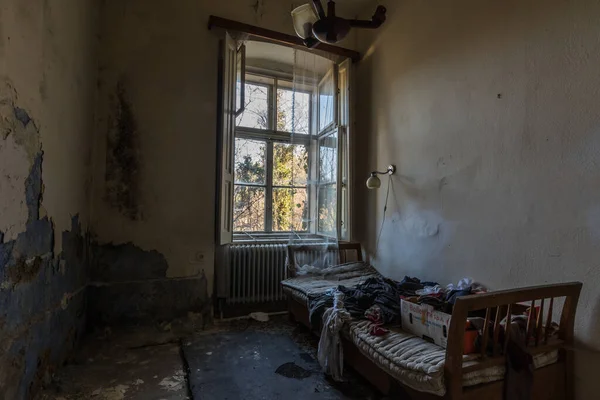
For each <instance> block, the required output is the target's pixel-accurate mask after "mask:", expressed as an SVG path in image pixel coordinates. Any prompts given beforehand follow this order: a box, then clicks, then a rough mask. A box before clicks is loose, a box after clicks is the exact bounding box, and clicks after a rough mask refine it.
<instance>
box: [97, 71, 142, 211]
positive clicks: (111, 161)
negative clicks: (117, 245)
mask: <svg viewBox="0 0 600 400" xmlns="http://www.w3.org/2000/svg"><path fill="white" fill-rule="evenodd" d="M111 108H112V111H111V113H112V116H111V117H110V118H109V121H110V122H109V127H108V133H107V148H106V173H105V181H106V182H105V183H106V193H105V197H106V201H107V203H108V204H109V205H110V206H111V207H113V208H115V209H117V210H118V211H119V212H120V213H121V214H122V215H124V216H126V217H127V218H129V219H131V220H140V219H142V210H141V206H140V193H139V189H140V135H139V129H138V124H137V121H136V118H135V114H134V108H133V106H132V104H131V102H130V100H129V96H128V92H127V86H126V84H125V80H124V79H120V80H119V81H118V83H117V86H116V90H115V93H114V95H113V96H112V106H111Z"/></svg>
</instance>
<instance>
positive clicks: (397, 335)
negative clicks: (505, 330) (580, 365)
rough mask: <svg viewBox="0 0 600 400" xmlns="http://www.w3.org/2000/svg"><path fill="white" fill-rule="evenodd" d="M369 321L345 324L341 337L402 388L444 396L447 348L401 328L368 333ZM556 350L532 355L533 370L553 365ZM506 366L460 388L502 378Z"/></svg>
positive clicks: (470, 360)
mask: <svg viewBox="0 0 600 400" xmlns="http://www.w3.org/2000/svg"><path fill="white" fill-rule="evenodd" d="M369 325H370V322H369V321H364V320H361V321H356V320H355V321H352V322H350V323H349V324H347V330H346V331H345V332H344V335H345V336H346V337H347V338H348V339H349V340H350V341H351V342H352V343H354V345H356V347H357V348H358V349H359V351H360V352H361V353H362V354H363V355H364V356H366V357H368V358H369V359H370V360H371V361H373V362H374V363H375V365H377V366H378V367H379V368H381V369H382V370H384V371H385V372H387V373H388V374H390V375H391V376H392V377H394V378H395V379H397V380H398V381H400V382H401V383H403V384H404V385H406V386H408V387H410V388H412V389H415V390H418V391H420V392H426V393H431V394H434V395H438V396H444V395H445V394H446V386H445V384H444V362H445V358H446V349H444V348H442V347H440V346H438V345H436V344H433V343H430V342H428V341H426V340H424V339H422V338H420V337H417V336H415V335H412V334H410V333H408V332H405V331H403V330H402V329H401V328H399V327H398V328H394V327H392V328H389V329H390V333H388V334H387V335H384V336H373V335H371V334H369ZM476 357H477V355H475V354H472V355H465V356H464V358H463V366H470V365H474V364H477V363H478V362H479V361H478V360H477V359H476ZM557 360H558V351H556V350H555V351H551V352H548V353H540V354H536V355H535V356H534V359H533V362H534V366H535V368H542V367H545V366H547V365H550V364H554V363H556V362H557ZM505 372H506V370H505V367H504V366H503V365H502V366H495V367H490V368H486V369H482V370H478V371H474V372H469V373H467V374H465V375H463V386H475V385H479V384H482V383H490V382H495V381H500V380H503V379H504V375H505Z"/></svg>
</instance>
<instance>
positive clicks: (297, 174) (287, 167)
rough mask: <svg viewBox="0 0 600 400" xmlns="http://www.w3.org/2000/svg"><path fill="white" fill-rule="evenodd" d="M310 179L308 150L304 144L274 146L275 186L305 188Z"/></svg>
mask: <svg viewBox="0 0 600 400" xmlns="http://www.w3.org/2000/svg"><path fill="white" fill-rule="evenodd" d="M307 177H308V149H307V148H306V146H305V145H302V144H296V145H294V144H288V143H274V144H273V185H275V186H304V185H306V179H307Z"/></svg>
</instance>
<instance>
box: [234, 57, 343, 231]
mask: <svg viewBox="0 0 600 400" xmlns="http://www.w3.org/2000/svg"><path fill="white" fill-rule="evenodd" d="M351 69H352V63H351V61H349V60H347V61H345V62H343V63H342V64H340V65H339V66H338V65H335V66H334V68H332V70H331V71H330V72H328V73H327V74H326V75H325V76H324V77H323V79H322V80H321V81H320V82H314V85H305V87H304V88H303V89H305V90H303V91H305V92H308V93H312V96H311V102H310V121H309V127H310V128H309V129H310V132H309V134H306V135H305V134H295V135H294V138H293V143H292V134H291V133H289V132H280V131H277V130H276V124H277V114H276V110H277V104H276V103H277V87H278V85H279V87H283V88H288V89H291V88H296V89H297V88H298V86H299V85H298V84H294V83H293V82H292V80H291V79H290V77H288V76H285V75H282V74H280V73H277V72H272V73H271V72H270V71H264V70H261V71H258V70H252V69H251V67H250V68H247V69H246V83H249V84H260V85H266V86H269V87H270V90H269V91H268V104H269V127H268V129H254V128H246V127H239V126H236V127H235V138H236V139H237V138H243V139H251V140H261V141H265V143H266V146H267V154H266V165H265V170H266V177H265V184H260V185H257V184H246V183H239V182H237V181H235V182H234V186H237V185H244V186H260V187H265V212H264V215H265V223H264V224H265V225H264V226H265V230H264V231H253V232H244V231H234V232H233V233H234V235H233V240H234V242H236V243H244V242H279V241H281V242H285V241H286V239H287V238H289V234H290V233H291V232H290V231H272V226H273V211H272V207H273V201H272V200H273V197H272V195H273V189H274V188H277V186H274V185H273V145H274V144H275V143H290V144H304V145H305V146H307V149H308V154H309V156H308V163H309V166H308V168H309V177H308V179H309V180H316V179H318V178H319V165H318V164H319V151H320V149H319V147H320V141H321V140H322V139H323V138H325V137H327V136H329V135H331V134H333V133H335V132H336V131H337V141H338V151H337V181H336V184H337V187H336V189H337V190H336V194H337V215H338V224H337V237H338V238H339V239H340V240H350V239H351V238H350V230H351V229H350V228H351V220H350V215H351V206H352V203H351V200H352V197H351V195H350V192H351V181H352V176H351V175H352V168H351V162H350V161H351V160H350V157H351V154H352V148H351V147H352V145H351V144H352V141H351V137H350V133H351V130H352V120H351V110H352V105H351V101H352V99H351V98H350V94H351V93H350V88H351V75H350V74H351ZM330 74H333V82H334V91H335V92H334V121H333V123H331V124H329V125H328V126H327V127H325V128H324V129H323V130H322V131H320V132H319V109H320V108H319V92H318V91H319V87H320V85H321V84H322V83H323V82H324V81H325V80H326V79H328V78H329V75H330ZM234 146H235V144H234ZM328 185H331V183H326V184H322V185H321V184H320V183H317V184H314V185H309V184H307V185H306V186H297V187H301V188H306V190H307V201H308V208H309V209H308V212H309V217H308V223H307V230H306V231H304V232H295V233H296V234H298V238H299V239H302V240H307V241H310V240H314V239H315V238H319V237H321V238H322V237H330V236H329V235H327V234H326V233H325V232H319V213H318V211H319V210H318V190H319V188H320V187H321V186H328ZM291 188H293V187H291ZM232 219H233V215H232Z"/></svg>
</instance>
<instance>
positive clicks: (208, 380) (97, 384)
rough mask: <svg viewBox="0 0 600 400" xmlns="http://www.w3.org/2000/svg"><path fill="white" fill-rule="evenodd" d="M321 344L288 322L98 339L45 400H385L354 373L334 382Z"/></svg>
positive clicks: (165, 329)
mask: <svg viewBox="0 0 600 400" xmlns="http://www.w3.org/2000/svg"><path fill="white" fill-rule="evenodd" d="M317 344H318V338H316V337H315V336H314V335H312V334H310V332H308V331H307V330H306V329H303V328H301V327H298V326H296V325H295V324H291V323H289V322H287V319H286V317H279V318H275V319H271V320H270V321H269V322H258V321H254V320H244V319H242V320H233V321H227V322H221V323H217V324H216V325H215V326H214V327H212V328H211V329H210V330H208V331H196V332H190V331H189V330H178V329H177V328H175V327H171V326H170V325H167V326H162V327H154V328H143V329H142V328H137V329H133V330H121V331H115V332H112V331H110V330H107V331H105V332H100V333H97V334H95V335H91V336H90V337H89V338H88V339H87V340H86V341H85V342H84V344H83V346H82V348H81V350H80V351H79V352H78V353H77V354H76V355H75V357H73V359H72V360H71V362H70V363H69V364H68V365H66V366H65V367H63V368H62V369H61V370H60V371H58V372H57V373H55V374H54V376H53V378H52V379H51V381H50V382H47V385H46V386H47V387H46V390H45V391H44V392H43V394H42V395H41V397H40V398H41V399H42V400H75V399H77V400H82V399H83V400H87V399H91V400H129V399H135V400H180V399H202V400H213V399H214V400H237V399H240V400H241V399H243V400H255V399H256V400H258V399H266V400H271V399H273V400H275V399H315V400H342V399H374V400H375V399H379V398H380V396H379V395H378V394H377V392H376V391H375V389H374V388H372V387H371V386H370V385H369V384H368V383H367V382H365V381H364V380H363V379H362V378H361V377H360V376H358V375H356V374H355V373H354V372H353V371H352V370H349V369H346V371H345V375H344V378H345V381H344V382H341V383H338V382H332V381H331V380H330V379H328V378H327V377H325V375H324V374H322V373H321V371H320V367H319V364H318V362H317V361H316V352H317Z"/></svg>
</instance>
